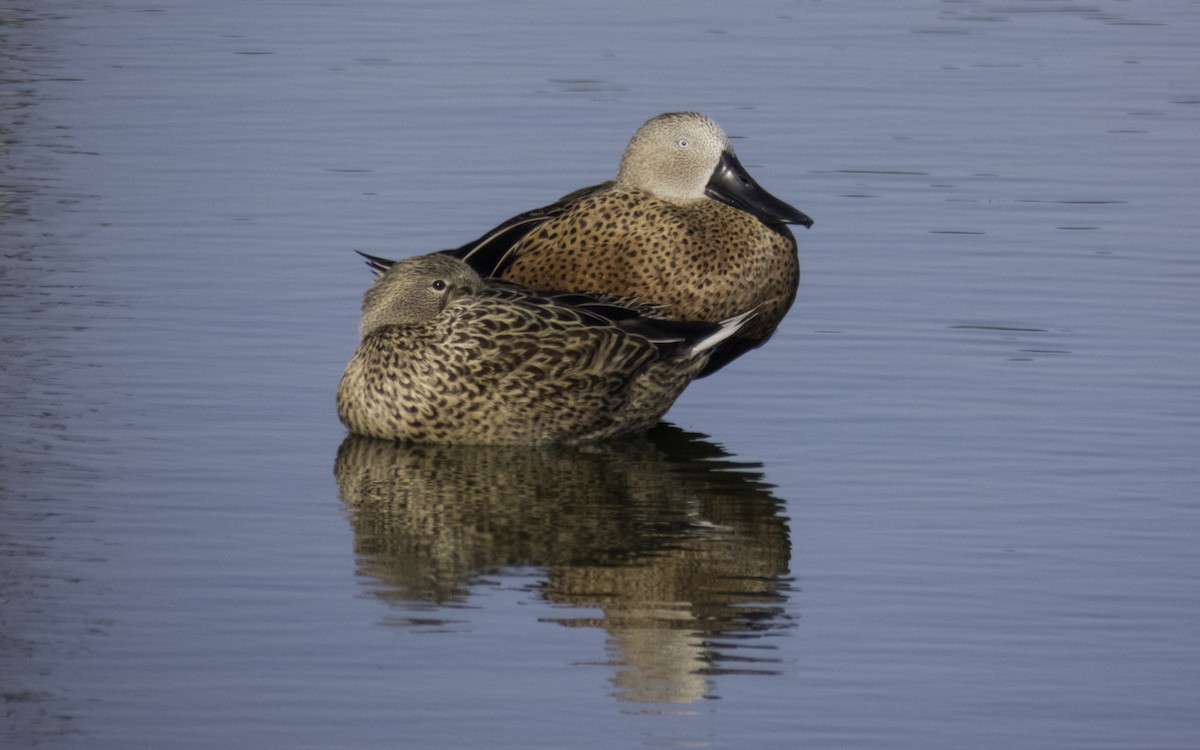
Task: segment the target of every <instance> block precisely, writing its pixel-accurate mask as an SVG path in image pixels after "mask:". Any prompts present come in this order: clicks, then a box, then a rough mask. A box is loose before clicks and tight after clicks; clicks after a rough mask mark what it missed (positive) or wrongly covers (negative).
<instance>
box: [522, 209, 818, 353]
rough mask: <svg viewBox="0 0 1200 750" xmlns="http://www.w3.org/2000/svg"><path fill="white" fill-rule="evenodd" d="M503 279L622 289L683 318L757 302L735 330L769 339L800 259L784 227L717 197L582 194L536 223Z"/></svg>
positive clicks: (719, 314) (756, 340)
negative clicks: (685, 199)
mask: <svg viewBox="0 0 1200 750" xmlns="http://www.w3.org/2000/svg"><path fill="white" fill-rule="evenodd" d="M512 258H513V260H512V262H511V264H510V265H509V266H508V267H507V268H506V269H505V270H504V271H503V272H502V274H501V277H502V278H504V279H507V280H509V281H515V282H517V283H520V284H524V285H526V286H531V287H534V288H539V289H559V290H580V291H592V292H602V293H607V294H615V295H618V296H622V297H627V298H631V299H635V300H637V301H639V302H643V303H648V304H654V305H661V306H663V310H662V313H663V315H664V316H665V317H668V318H672V319H675V320H704V321H710V322H711V321H718V320H723V319H725V318H728V317H730V316H733V315H737V314H739V313H742V312H746V311H747V310H751V309H755V308H757V309H758V314H757V315H756V316H755V318H754V319H753V320H751V321H750V322H749V323H748V324H747V325H746V326H745V328H743V329H742V331H740V332H739V334H738V336H737V337H736V338H737V339H738V340H740V348H741V349H742V350H743V351H744V350H745V349H748V348H752V347H754V346H758V345H760V344H762V343H763V342H764V341H766V339H767V338H768V337H769V336H770V335H771V334H772V333H773V332H774V330H775V328H776V326H778V325H779V322H780V321H781V320H782V319H783V317H784V315H785V314H786V313H787V311H788V309H789V308H790V307H791V305H792V302H793V300H794V299H795V297H796V288H797V285H798V284H799V281H800V263H799V259H798V257H797V253H796V240H795V238H794V237H793V236H792V234H791V232H790V231H789V230H788V229H787V228H786V227H780V228H779V229H778V230H775V229H772V228H771V227H768V226H766V225H765V224H763V223H762V222H760V221H759V220H758V219H756V218H755V217H754V216H751V215H750V214H748V213H745V212H743V211H739V210H737V209H735V208H731V207H729V206H726V205H724V204H722V203H719V202H717V201H714V200H709V199H704V200H698V201H695V202H692V203H689V204H683V205H677V204H671V203H666V202H664V201H661V200H659V199H657V198H655V197H654V196H652V195H650V194H648V193H644V192H641V191H631V190H606V191H602V192H599V193H596V194H593V195H591V196H589V197H586V198H583V199H582V200H580V201H579V202H578V203H576V204H575V205H574V206H572V207H571V208H569V209H568V210H567V211H565V212H564V213H563V214H562V215H561V216H558V217H556V218H553V219H551V220H549V221H547V222H545V223H544V224H542V225H541V226H539V227H537V228H535V229H534V230H533V231H531V232H530V233H529V234H528V235H527V236H526V237H525V238H524V239H522V240H521V241H520V242H519V243H518V244H517V245H516V247H515V248H514V250H513V253H512Z"/></svg>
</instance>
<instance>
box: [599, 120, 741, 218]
mask: <svg viewBox="0 0 1200 750" xmlns="http://www.w3.org/2000/svg"><path fill="white" fill-rule="evenodd" d="M726 152H729V153H732V152H733V149H732V148H731V147H730V145H729V138H728V137H727V136H726V135H725V131H724V130H722V129H721V126H720V125H718V124H717V123H715V122H713V121H712V120H711V119H710V118H708V117H705V116H704V115H702V114H700V113H699V112H667V113H666V114H662V115H659V116H658V117H655V118H653V119H651V120H649V121H647V122H646V124H644V125H642V126H641V127H640V128H638V131H637V132H636V133H634V135H633V139H632V140H630V141H629V145H628V146H627V147H626V148H625V155H624V156H622V157H621V167H620V169H619V170H617V180H616V187H618V188H626V189H637V190H644V191H646V192H648V193H650V194H652V195H655V196H657V197H659V198H662V199H663V200H699V199H701V198H704V190H705V187H706V186H707V185H708V181H709V179H711V178H712V176H713V172H714V170H716V168H717V164H718V163H720V161H721V157H722V155H724V154H725V153H726Z"/></svg>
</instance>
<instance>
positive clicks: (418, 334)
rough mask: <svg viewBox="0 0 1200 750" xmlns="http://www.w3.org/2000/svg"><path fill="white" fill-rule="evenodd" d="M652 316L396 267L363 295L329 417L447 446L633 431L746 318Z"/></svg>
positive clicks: (595, 299)
mask: <svg viewBox="0 0 1200 750" xmlns="http://www.w3.org/2000/svg"><path fill="white" fill-rule="evenodd" d="M651 312H652V310H650V309H649V308H645V307H643V306H639V305H637V304H635V303H628V302H625V301H623V300H620V299H618V298H615V297H606V296H601V295H592V294H582V293H559V292H540V291H535V290H532V289H530V288H528V287H524V286H521V285H518V284H513V283H511V282H505V281H502V280H498V279H485V278H483V277H481V276H480V275H479V274H478V272H476V271H475V270H474V269H472V268H471V267H470V266H469V265H468V264H467V263H466V262H465V261H464V260H462V259H459V258H455V257H452V256H450V255H446V254H443V253H431V254H427V255H420V256H415V257H412V258H406V259H403V260H399V261H394V262H393V263H392V264H391V265H390V267H389V268H388V269H387V270H386V271H384V272H383V273H382V274H381V275H380V276H379V277H378V278H377V279H376V281H375V283H374V284H373V285H372V286H371V287H370V288H369V289H368V290H367V291H366V293H365V294H364V295H363V305H362V318H361V324H360V331H359V334H360V338H359V342H358V345H357V347H356V349H355V351H354V354H353V355H352V356H351V358H350V361H349V363H348V364H347V365H346V368H345V371H344V372H343V375H342V378H341V380H340V382H339V384H338V390H337V412H338V416H339V418H340V419H341V421H342V423H343V424H344V425H345V426H346V427H347V428H348V429H349V430H350V431H351V432H352V433H355V434H358V435H364V436H368V437H375V438H382V439H387V440H398V441H406V442H414V443H435V444H446V445H482V444H486V445H540V444H548V443H567V444H576V443H587V442H592V441H598V440H605V439H609V438H614V437H619V436H622V435H627V434H631V433H635V432H640V431H643V430H646V429H649V428H650V427H652V426H654V425H655V424H657V423H658V420H659V419H660V418H661V417H662V416H663V414H665V413H666V412H667V410H668V409H669V408H670V407H671V405H672V404H673V403H674V402H675V400H676V399H677V398H678V396H679V395H680V393H682V392H683V390H684V388H686V386H687V385H688V384H689V383H690V382H691V381H692V380H693V379H694V378H695V377H696V376H697V375H698V374H699V373H700V371H701V370H702V369H703V368H704V366H705V365H706V363H707V361H708V358H709V357H710V356H711V355H712V352H713V351H714V349H715V348H716V347H717V346H719V345H720V344H721V343H722V342H724V341H726V340H728V339H729V338H730V337H731V336H734V335H736V334H737V333H738V331H740V330H741V329H742V327H744V326H745V324H746V323H747V322H748V321H750V320H752V319H753V316H754V314H755V311H747V312H745V313H741V314H739V315H735V316H733V317H731V318H729V319H726V320H723V321H720V322H717V323H708V322H704V321H698V322H697V321H671V320H664V319H658V318H655V317H652V316H651V315H650V314H649V313H651Z"/></svg>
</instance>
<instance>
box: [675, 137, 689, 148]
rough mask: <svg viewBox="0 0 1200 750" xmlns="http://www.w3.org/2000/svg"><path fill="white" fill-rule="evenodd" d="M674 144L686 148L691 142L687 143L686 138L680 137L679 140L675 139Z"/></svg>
mask: <svg viewBox="0 0 1200 750" xmlns="http://www.w3.org/2000/svg"><path fill="white" fill-rule="evenodd" d="M675 145H677V146H679V147H680V148H687V147H688V146H690V145H692V144H690V143H688V139H687V138H680V139H679V140H677V141H675Z"/></svg>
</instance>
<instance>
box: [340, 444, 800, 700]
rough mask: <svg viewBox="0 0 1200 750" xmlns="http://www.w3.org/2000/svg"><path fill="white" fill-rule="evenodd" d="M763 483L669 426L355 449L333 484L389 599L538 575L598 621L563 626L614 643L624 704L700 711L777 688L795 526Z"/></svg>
mask: <svg viewBox="0 0 1200 750" xmlns="http://www.w3.org/2000/svg"><path fill="white" fill-rule="evenodd" d="M755 469H756V466H754V465H748V464H744V463H737V462H734V461H733V460H731V459H730V457H729V456H728V454H726V453H724V451H722V450H721V449H720V448H718V447H717V446H715V445H713V444H712V443H710V442H708V441H706V440H705V439H704V438H703V436H701V435H698V434H695V433H687V432H684V431H682V430H680V429H678V428H675V427H672V426H669V425H660V426H659V427H657V428H656V429H655V430H653V431H651V432H650V433H648V434H646V435H642V436H637V437H634V438H630V439H627V440H622V441H618V442H608V443H604V444H598V445H590V446H575V447H572V446H548V447H543V448H520V447H493V446H479V447H456V446H428V445H404V444H396V443H391V442H385V441H379V440H374V439H371V438H364V437H359V436H355V435H351V436H349V437H347V438H346V440H345V442H343V443H342V446H341V448H340V449H339V451H338V456H337V461H336V463H335V466H334V473H335V474H336V476H337V481H338V486H339V488H340V491H341V497H342V499H343V500H344V501H345V502H346V503H347V504H348V505H349V507H350V510H351V523H352V524H353V526H354V532H355V545H356V551H357V552H358V554H359V559H360V566H361V567H360V570H361V572H362V573H363V574H365V575H367V576H369V577H371V578H373V579H375V580H376V581H378V582H379V583H380V584H381V585H380V586H378V587H377V588H376V593H377V595H378V596H379V597H380V598H383V599H385V600H388V599H390V600H394V601H404V602H413V601H416V602H434V603H449V602H454V601H458V600H462V599H464V598H465V597H466V595H467V593H468V590H469V586H470V585H471V584H472V583H473V582H475V581H476V580H478V578H479V576H481V575H483V574H486V573H489V572H494V571H496V570H497V569H499V568H503V567H508V566H544V567H546V568H548V575H547V583H546V587H545V589H544V596H545V597H546V599H547V600H549V601H552V602H556V603H561V604H567V605H572V606H577V607H587V608H594V609H598V610H599V611H600V614H599V615H596V616H587V617H576V618H566V619H562V620H559V622H561V623H562V624H563V625H566V626H596V627H602V628H604V629H605V630H607V631H608V633H609V649H610V652H611V653H610V657H611V660H612V662H613V663H614V664H616V665H618V673H617V675H616V677H615V684H616V691H617V695H618V697H620V698H621V699H624V700H631V701H659V702H691V701H695V700H699V699H701V698H703V697H705V695H706V694H708V693H709V691H710V686H709V684H708V676H710V675H714V674H719V673H722V672H727V671H731V670H736V671H742V672H746V671H756V672H766V673H770V672H772V671H773V666H772V664H773V660H772V653H773V651H774V649H773V648H771V647H770V646H768V645H766V644H765V643H764V642H763V641H762V640H761V638H760V636H763V635H767V634H770V633H772V632H777V631H778V630H779V629H780V628H781V627H786V625H787V622H786V618H785V616H784V613H783V605H784V599H785V597H786V594H787V590H788V583H787V579H786V577H785V576H786V573H787V566H788V559H789V542H788V527H787V521H786V519H784V518H783V517H782V516H781V515H780V506H781V504H780V501H779V500H778V499H776V498H775V497H774V496H773V495H772V494H771V493H770V490H769V488H768V485H766V484H765V483H764V482H763V478H762V475H761V474H760V473H759V472H758V471H756V470H755ZM735 652H736V653H735ZM730 665H736V667H731V666H730Z"/></svg>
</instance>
